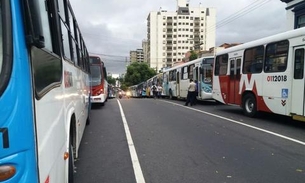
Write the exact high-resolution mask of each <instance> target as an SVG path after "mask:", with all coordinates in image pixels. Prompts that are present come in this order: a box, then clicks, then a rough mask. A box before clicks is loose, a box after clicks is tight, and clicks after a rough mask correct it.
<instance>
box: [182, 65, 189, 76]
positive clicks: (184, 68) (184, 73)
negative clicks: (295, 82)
mask: <svg viewBox="0 0 305 183" xmlns="http://www.w3.org/2000/svg"><path fill="white" fill-rule="evenodd" d="M187 69H188V68H187V66H185V67H183V68H182V69H181V79H188V72H187Z"/></svg>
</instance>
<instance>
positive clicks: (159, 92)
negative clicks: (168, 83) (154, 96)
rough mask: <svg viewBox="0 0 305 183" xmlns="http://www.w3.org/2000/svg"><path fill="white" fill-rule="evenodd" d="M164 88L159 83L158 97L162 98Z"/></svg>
mask: <svg viewBox="0 0 305 183" xmlns="http://www.w3.org/2000/svg"><path fill="white" fill-rule="evenodd" d="M162 89H163V88H162V86H161V84H159V85H158V88H157V90H158V98H161V93H162Z"/></svg>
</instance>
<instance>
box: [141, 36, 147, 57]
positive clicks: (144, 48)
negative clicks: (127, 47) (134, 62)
mask: <svg viewBox="0 0 305 183" xmlns="http://www.w3.org/2000/svg"><path fill="white" fill-rule="evenodd" d="M142 48H143V56H144V62H147V60H148V42H147V40H146V39H144V40H143V41H142Z"/></svg>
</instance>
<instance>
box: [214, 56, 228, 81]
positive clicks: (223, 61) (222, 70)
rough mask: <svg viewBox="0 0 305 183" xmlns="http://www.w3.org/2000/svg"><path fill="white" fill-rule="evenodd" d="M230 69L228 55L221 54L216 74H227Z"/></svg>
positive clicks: (216, 63)
mask: <svg viewBox="0 0 305 183" xmlns="http://www.w3.org/2000/svg"><path fill="white" fill-rule="evenodd" d="M227 69H228V55H227V54H225V55H219V56H217V57H216V62H215V76H218V75H219V76H220V75H226V74H227Z"/></svg>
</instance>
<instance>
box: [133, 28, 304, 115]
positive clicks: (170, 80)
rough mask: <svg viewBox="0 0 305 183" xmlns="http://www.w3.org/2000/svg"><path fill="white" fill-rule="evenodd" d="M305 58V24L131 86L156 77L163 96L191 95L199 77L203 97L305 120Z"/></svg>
mask: <svg viewBox="0 0 305 183" xmlns="http://www.w3.org/2000/svg"><path fill="white" fill-rule="evenodd" d="M304 62H305V28H299V29H296V30H291V31H287V32H284V33H280V34H277V35H273V36H269V37H266V38H262V39H259V40H255V41H251V42H248V43H244V44H241V45H238V46H234V47H232V48H228V49H225V50H223V51H220V52H218V53H216V55H215V56H212V57H203V58H199V59H196V60H193V61H190V62H186V63H183V64H181V65H178V66H175V67H172V68H169V69H166V70H164V71H163V73H159V74H158V75H156V76H154V77H153V78H151V79H149V80H147V81H145V82H143V83H140V84H138V85H135V86H132V87H131V88H130V89H131V90H132V91H133V94H134V95H133V96H136V97H137V96H140V91H141V90H142V89H143V88H145V87H149V86H151V83H152V82H154V83H157V84H161V85H162V88H163V91H162V96H163V97H169V98H178V99H185V98H186V96H187V87H188V85H189V83H190V79H193V80H195V81H197V82H198V96H197V99H198V100H211V99H213V100H216V101H219V102H221V103H223V104H233V105H239V106H241V107H242V109H243V111H244V114H245V115H247V116H249V117H254V116H255V115H256V114H257V112H259V111H264V112H269V113H275V114H280V115H286V116H292V118H293V119H296V120H301V121H305V117H304V115H305V78H304V75H305V73H304V72H305V69H304V66H305V65H304ZM141 94H142V93H141Z"/></svg>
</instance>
